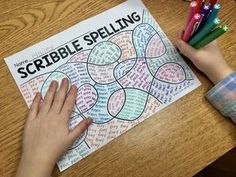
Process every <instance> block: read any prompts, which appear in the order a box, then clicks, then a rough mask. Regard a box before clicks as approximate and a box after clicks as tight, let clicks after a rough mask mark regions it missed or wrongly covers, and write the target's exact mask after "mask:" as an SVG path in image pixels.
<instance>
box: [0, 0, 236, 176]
mask: <svg viewBox="0 0 236 177" xmlns="http://www.w3.org/2000/svg"><path fill="white" fill-rule="evenodd" d="M121 2H123V0H106V1H104V0H96V1H94V0H79V1H77V0H41V1H38V0H17V1H15V0H8V1H5V0H0V89H1V91H0V176H3V177H10V176H13V175H14V174H15V171H16V168H17V164H18V162H19V158H20V153H21V140H22V131H23V124H24V121H25V117H26V114H27V107H26V104H25V102H24V100H23V97H22V96H21V93H20V92H19V90H18V88H17V86H16V84H15V82H14V80H13V78H12V76H11V74H10V72H9V70H8V68H7V66H6V64H5V62H4V60H3V59H4V58H5V57H7V56H9V55H11V54H14V53H16V52H17V51H20V50H22V49H24V48H26V47H29V46H31V45H33V44H35V43H37V42H39V41H42V40H44V39H45V38H47V37H49V36H51V35H54V34H56V33H58V32H60V31H63V30H65V29H67V28H68V27H70V26H72V25H74V24H76V23H78V22H80V21H82V20H85V19H87V18H89V17H91V16H94V15H96V14H99V13H101V12H103V11H105V10H107V9H109V8H111V7H114V6H116V5H118V4H119V3H121ZM220 2H221V3H222V5H223V10H222V11H221V13H220V17H221V18H222V21H223V22H224V23H227V24H229V25H230V26H231V28H232V29H231V31H230V32H229V33H227V34H226V35H224V36H223V37H221V38H220V40H219V43H220V46H221V48H222V50H223V53H224V55H225V58H226V60H227V62H228V63H229V64H230V65H231V66H232V67H233V68H236V60H235V56H236V53H235V52H236V33H235V27H236V21H235V14H236V4H235V1H234V0H221V1H220ZM144 3H145V4H146V6H147V7H148V9H149V10H150V11H151V13H152V14H153V16H154V17H155V18H156V19H157V20H158V22H159V23H160V25H161V27H162V28H163V30H164V31H165V32H166V34H167V35H168V37H169V38H170V39H171V40H172V41H173V42H174V40H175V33H176V30H177V29H180V28H181V27H182V26H183V24H184V20H185V16H186V11H187V9H188V3H186V2H183V1H182V0H168V1H165V0H156V1H153V0H144ZM189 64H190V65H191V63H189ZM191 68H192V69H193V70H194V72H195V73H196V74H197V76H198V78H199V79H200V81H201V82H202V86H201V87H200V88H198V89H197V90H195V91H193V92H191V93H190V94H188V95H187V96H185V97H184V98H182V99H180V100H179V101H177V102H175V103H174V104H172V105H171V106H169V107H167V108H166V109H164V110H163V111H161V112H159V113H158V114H156V115H154V116H152V117H151V118H150V119H148V120H146V121H145V122H143V123H141V124H140V125H138V126H137V127H135V128H133V129H132V130H131V131H129V132H127V133H125V134H124V135H122V136H120V137H119V138H117V139H115V140H114V141H112V142H111V143H109V144H108V145H106V146H104V147H103V148H101V149H100V150H98V151H96V152H95V153H93V154H92V155H90V156H89V157H87V158H85V159H83V160H82V161H80V162H79V163H77V164H75V165H73V166H72V167H71V168H69V169H68V170H66V171H65V172H63V173H59V171H58V169H57V168H56V167H55V170H54V171H53V175H52V176H60V177H66V176H67V177H68V176H69V177H79V176H94V177H118V176H119V177H132V176H134V177H149V176H150V177H152V176H153V177H157V176H158V177H161V176H164V177H167V176H168V177H169V176H170V177H188V176H192V175H194V174H196V173H197V172H198V171H200V170H201V169H203V168H204V167H206V166H207V165H208V164H210V163H211V162H213V161H214V160H216V159H217V158H219V157H220V156H222V155H223V154H225V153H226V152H227V151H229V150H230V149H232V148H233V147H235V146H236V128H235V126H234V125H233V124H232V123H231V122H230V121H229V120H227V119H226V118H224V117H222V116H221V115H220V114H219V113H218V112H217V111H216V110H215V109H214V108H213V107H212V106H211V105H210V104H209V103H208V102H207V101H206V99H205V98H204V94H205V93H206V92H207V91H208V90H209V89H210V88H211V87H212V84H211V83H210V82H209V80H208V79H207V78H206V77H205V76H204V75H203V74H202V73H200V72H199V71H197V70H196V68H195V67H194V66H193V65H191Z"/></svg>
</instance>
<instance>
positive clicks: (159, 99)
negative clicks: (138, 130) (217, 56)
mask: <svg viewBox="0 0 236 177" xmlns="http://www.w3.org/2000/svg"><path fill="white" fill-rule="evenodd" d="M157 8H158V7H157ZM5 61H6V63H7V66H8V67H9V70H10V72H11V74H12V76H13V78H14V79H15V81H16V84H17V86H18V88H19V89H20V92H21V93H22V95H23V97H24V99H25V101H26V103H27V105H28V106H30V105H31V103H32V100H33V98H34V95H35V93H36V92H41V93H42V96H43V97H44V95H45V93H46V91H47V89H48V87H49V84H50V83H51V81H52V80H57V81H59V82H60V81H61V80H62V79H63V78H68V79H69V81H70V84H71V85H72V84H73V85H76V86H77V88H78V96H77V99H76V103H75V106H74V111H73V114H72V115H71V118H70V123H69V128H70V130H72V129H73V128H74V127H75V126H76V125H77V124H78V123H79V122H80V121H81V120H83V119H85V118H86V117H91V118H93V124H92V125H91V126H90V127H89V128H88V129H87V130H86V131H85V132H84V133H83V134H82V135H81V136H80V137H78V139H77V140H76V141H75V142H74V144H73V145H72V147H71V148H70V149H69V150H68V152H67V153H66V154H65V155H63V157H61V159H60V160H59V161H58V163H57V165H58V167H59V169H60V171H63V170H65V169H67V168H68V167H70V166H71V165H73V164H74V163H76V162H78V161H80V160H81V159H83V158H85V157H86V156H88V155H89V154H91V153H92V152H94V151H96V150H97V149H99V148H100V147H102V146H104V145H105V144H107V143H108V142H110V141H111V140H113V139H114V138H116V137H118V136H119V135H121V134H123V133H124V132H126V131H128V130H129V129H131V128H132V127H134V126H135V125H137V124H139V123H141V122H142V121H144V120H145V119H147V118H148V117H150V116H151V115H153V114H154V113H157V112H158V111H160V110H161V109H163V108H165V107H166V106H168V105H170V104H171V103H173V102H174V101H176V100H178V99H179V98H181V97H182V96H184V95H186V94H187V93H189V92H191V91H192V90H194V89H196V88H197V87H198V86H199V85H200V82H199V80H198V79H197V78H196V76H195V75H194V73H193V72H192V71H191V69H190V68H189V67H188V66H187V64H186V63H185V62H184V60H183V59H182V58H181V56H180V55H179V54H178V52H177V51H176V49H175V48H174V46H173V45H172V44H171V42H170V41H169V39H168V38H167V36H166V35H165V34H164V32H163V31H162V30H161V28H160V26H159V25H158V23H157V22H156V21H155V19H154V18H153V17H152V16H151V14H150V13H149V11H148V10H147V8H146V7H145V6H144V4H143V3H142V2H141V1H140V0H128V1H126V2H124V3H122V4H120V5H118V6H116V7H114V8H112V9H110V10H107V11H105V12H103V13H101V14H99V15H97V16H95V17H92V18H89V19H87V20H85V21H82V22H80V23H78V24H76V25H74V26H72V27H71V28H69V29H67V30H65V31H63V32H61V33H58V34H56V35H54V36H52V37H49V38H48V39H46V40H44V41H42V42H39V43H37V44H35V45H33V46H31V47H29V48H27V49H25V50H23V51H20V52H18V53H16V54H14V55H12V56H10V57H7V58H6V59H5ZM173 119H174V117H173ZM157 131H158V130H157Z"/></svg>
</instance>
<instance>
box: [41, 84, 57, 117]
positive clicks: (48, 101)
mask: <svg viewBox="0 0 236 177" xmlns="http://www.w3.org/2000/svg"><path fill="white" fill-rule="evenodd" d="M57 86H58V83H57V82H56V81H52V82H51V84H50V86H49V89H48V91H47V93H46V95H45V97H44V100H43V103H42V112H48V111H49V109H50V107H51V105H52V102H53V98H54V96H55V93H56V91H57Z"/></svg>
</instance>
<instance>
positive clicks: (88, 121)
mask: <svg viewBox="0 0 236 177" xmlns="http://www.w3.org/2000/svg"><path fill="white" fill-rule="evenodd" d="M86 121H87V124H88V125H90V124H92V123H93V119H91V118H90V117H89V118H87V119H86Z"/></svg>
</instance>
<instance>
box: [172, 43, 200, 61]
mask: <svg viewBox="0 0 236 177" xmlns="http://www.w3.org/2000/svg"><path fill="white" fill-rule="evenodd" d="M176 46H177V48H178V49H179V50H180V52H181V53H182V54H184V55H185V56H186V57H188V58H189V59H190V60H193V59H194V58H196V54H197V50H196V49H194V48H193V47H192V46H190V45H188V44H187V43H186V42H184V41H182V40H178V41H177V42H176Z"/></svg>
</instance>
